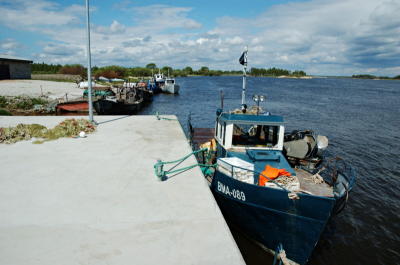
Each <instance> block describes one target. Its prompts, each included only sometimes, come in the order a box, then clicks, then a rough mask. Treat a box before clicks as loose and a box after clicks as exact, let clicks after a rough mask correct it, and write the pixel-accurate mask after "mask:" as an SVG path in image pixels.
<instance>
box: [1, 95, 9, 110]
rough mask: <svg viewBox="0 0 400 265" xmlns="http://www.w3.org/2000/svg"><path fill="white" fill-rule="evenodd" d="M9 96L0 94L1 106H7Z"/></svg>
mask: <svg viewBox="0 0 400 265" xmlns="http://www.w3.org/2000/svg"><path fill="white" fill-rule="evenodd" d="M7 101H8V100H7V98H6V97H4V96H0V108H5V107H7Z"/></svg>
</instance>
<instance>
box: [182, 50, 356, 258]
mask: <svg viewBox="0 0 400 265" xmlns="http://www.w3.org/2000/svg"><path fill="white" fill-rule="evenodd" d="M246 57H247V51H245V52H244V53H243V55H242V57H241V59H240V62H241V64H243V65H244V66H245V68H244V71H243V73H244V75H243V78H244V80H243V84H244V86H243V93H242V108H241V110H236V111H224V110H223V109H222V108H221V109H218V110H217V112H216V113H217V117H216V123H215V130H211V129H202V130H196V129H194V130H193V132H194V133H193V136H194V137H195V138H197V143H198V144H199V146H200V147H205V148H207V149H208V152H207V153H206V154H204V153H198V155H197V158H198V160H199V162H200V163H201V164H203V165H204V164H208V165H210V167H206V168H207V170H204V172H205V176H206V178H207V180H208V181H209V183H210V188H211V191H212V192H213V194H214V197H215V199H216V201H217V202H218V205H219V207H220V209H221V211H222V213H223V214H224V216H225V218H226V219H227V221H228V222H229V223H230V224H232V225H233V226H235V227H237V228H238V229H239V230H241V231H242V232H244V233H245V234H246V235H247V236H249V237H250V238H251V239H252V240H254V241H255V242H257V243H258V244H260V245H262V246H263V247H265V248H266V249H268V250H271V251H272V252H274V251H275V250H276V249H277V248H278V247H279V246H282V247H283V249H284V250H285V252H286V257H287V258H288V259H289V260H290V262H292V263H295V264H305V263H307V261H308V260H309V258H310V256H311V253H312V252H313V249H314V247H315V246H316V244H317V243H318V240H319V238H320V236H321V234H322V232H323V231H324V228H325V226H326V224H327V223H328V222H329V220H330V219H331V218H332V217H333V216H334V215H335V214H337V213H339V212H340V211H341V210H343V208H344V206H345V204H346V202H347V198H348V195H349V192H350V191H351V189H352V187H353V185H354V183H355V173H354V171H353V170H352V168H351V167H349V166H348V165H347V164H346V163H344V161H343V160H341V159H339V158H330V159H328V158H326V157H325V156H324V151H325V149H326V148H327V145H328V141H327V138H326V137H324V136H319V135H316V134H314V133H313V132H311V131H304V132H293V133H291V134H286V135H285V124H284V119H283V117H282V116H278V115H271V114H270V113H261V112H259V108H258V107H257V111H249V110H248V109H247V106H246V104H245V91H246V87H245V84H246V80H245V78H246V66H247V58H246ZM221 107H222V106H221ZM189 128H192V126H191V125H190V126H189ZM197 131H200V132H197ZM210 132H213V139H212V140H211V141H209V142H206V143H204V144H202V145H200V143H201V142H202V141H204V139H205V138H206V135H210ZM193 140H194V141H195V140H196V139H193ZM192 142H193V141H192ZM194 143H195V144H196V142H194ZM211 165H212V166H211Z"/></svg>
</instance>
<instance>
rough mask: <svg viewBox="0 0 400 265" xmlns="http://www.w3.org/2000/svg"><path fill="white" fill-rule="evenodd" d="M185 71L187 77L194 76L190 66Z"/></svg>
mask: <svg viewBox="0 0 400 265" xmlns="http://www.w3.org/2000/svg"><path fill="white" fill-rule="evenodd" d="M183 71H184V72H185V73H186V74H187V75H192V74H193V69H192V67H190V66H186V67H185V68H184V69H183Z"/></svg>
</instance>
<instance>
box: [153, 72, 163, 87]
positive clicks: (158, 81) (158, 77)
mask: <svg viewBox="0 0 400 265" xmlns="http://www.w3.org/2000/svg"><path fill="white" fill-rule="evenodd" d="M154 84H155V86H156V88H158V89H159V90H160V91H161V90H162V87H163V86H164V84H165V76H164V74H163V73H161V72H160V70H158V74H155V75H154Z"/></svg>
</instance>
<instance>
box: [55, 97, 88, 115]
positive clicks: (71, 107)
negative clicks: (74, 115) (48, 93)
mask: <svg viewBox="0 0 400 265" xmlns="http://www.w3.org/2000/svg"><path fill="white" fill-rule="evenodd" d="M88 109H89V104H88V102H87V101H86V100H79V101H70V102H65V103H59V104H57V106H56V111H57V113H62V112H87V111H88Z"/></svg>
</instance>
